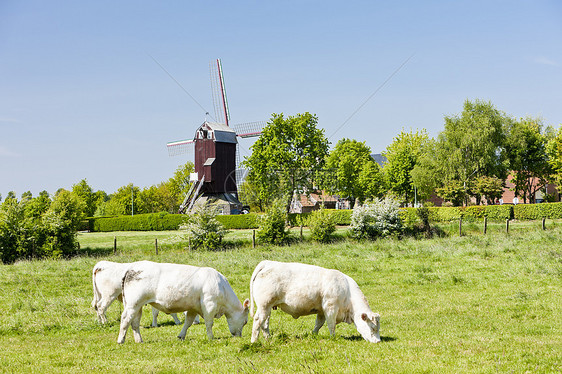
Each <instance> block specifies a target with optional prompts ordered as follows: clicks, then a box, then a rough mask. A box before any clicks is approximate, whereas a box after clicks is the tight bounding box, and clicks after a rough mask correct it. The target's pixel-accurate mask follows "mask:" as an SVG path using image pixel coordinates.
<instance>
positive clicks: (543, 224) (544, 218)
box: [542, 217, 546, 230]
mask: <svg viewBox="0 0 562 374" xmlns="http://www.w3.org/2000/svg"><path fill="white" fill-rule="evenodd" d="M545 220H546V217H542V229H543V230H546V225H545Z"/></svg>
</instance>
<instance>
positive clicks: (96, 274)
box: [92, 261, 199, 327]
mask: <svg viewBox="0 0 562 374" xmlns="http://www.w3.org/2000/svg"><path fill="white" fill-rule="evenodd" d="M130 265H131V264H128V263H125V264H122V263H118V262H111V261H100V262H98V263H97V264H96V265H95V266H94V269H93V270H92V284H93V287H94V299H93V300H92V307H93V308H94V309H95V310H96V312H97V314H98V319H99V321H100V322H101V323H106V322H107V318H106V317H105V311H106V310H107V308H109V306H110V305H111V303H113V302H114V301H115V299H119V301H122V300H121V282H122V280H123V277H124V276H125V272H126V271H127V269H128V268H129V266H130ZM171 316H172V318H173V319H174V322H175V323H176V325H179V324H180V323H181V322H180V320H179V319H178V316H177V315H176V314H175V313H173V314H172V315H171ZM157 318H158V310H157V309H155V308H153V309H152V327H156V326H158V322H157ZM197 319H198V318H197ZM197 323H199V322H198V321H197Z"/></svg>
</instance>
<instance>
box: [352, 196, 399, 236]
mask: <svg viewBox="0 0 562 374" xmlns="http://www.w3.org/2000/svg"><path fill="white" fill-rule="evenodd" d="M399 212H400V209H399V203H398V202H397V201H396V200H392V199H389V198H385V199H384V200H374V201H372V202H366V203H365V204H364V205H356V206H355V207H354V208H353V214H352V215H351V226H350V231H351V236H352V237H354V238H356V239H363V238H368V239H376V238H379V237H385V236H389V235H392V234H396V233H400V232H401V231H402V221H401V219H400V214H399Z"/></svg>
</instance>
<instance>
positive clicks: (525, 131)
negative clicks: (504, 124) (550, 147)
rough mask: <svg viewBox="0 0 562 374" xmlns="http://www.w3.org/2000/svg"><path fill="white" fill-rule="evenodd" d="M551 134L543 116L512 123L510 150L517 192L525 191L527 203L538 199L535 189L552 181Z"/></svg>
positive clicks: (509, 154)
mask: <svg viewBox="0 0 562 374" xmlns="http://www.w3.org/2000/svg"><path fill="white" fill-rule="evenodd" d="M546 145H547V138H546V135H545V134H544V133H543V131H542V124H541V122H540V120H538V119H533V118H526V119H522V120H520V121H513V122H512V123H511V124H510V125H509V126H508V135H507V139H506V152H507V157H508V159H509V168H510V170H511V172H512V174H513V178H512V182H513V183H514V184H515V194H516V195H520V194H521V193H523V201H524V202H525V203H527V202H530V203H534V196H535V193H536V192H537V191H538V190H540V189H542V188H544V186H546V184H547V183H548V180H549V176H550V173H551V164H549V162H548V161H549V159H548V155H547V146H546Z"/></svg>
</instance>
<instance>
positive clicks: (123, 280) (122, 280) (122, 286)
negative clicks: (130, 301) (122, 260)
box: [121, 270, 129, 307]
mask: <svg viewBox="0 0 562 374" xmlns="http://www.w3.org/2000/svg"><path fill="white" fill-rule="evenodd" d="M128 273H129V270H127V271H126V272H125V274H124V275H123V278H122V279H121V301H122V302H123V307H125V305H126V304H125V279H127V274H128Z"/></svg>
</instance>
